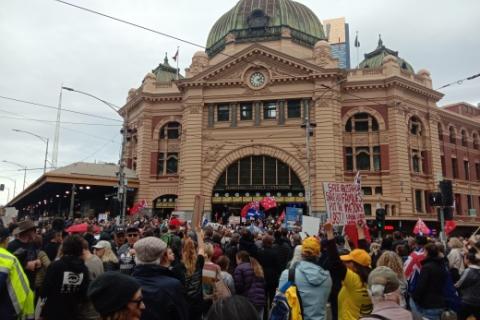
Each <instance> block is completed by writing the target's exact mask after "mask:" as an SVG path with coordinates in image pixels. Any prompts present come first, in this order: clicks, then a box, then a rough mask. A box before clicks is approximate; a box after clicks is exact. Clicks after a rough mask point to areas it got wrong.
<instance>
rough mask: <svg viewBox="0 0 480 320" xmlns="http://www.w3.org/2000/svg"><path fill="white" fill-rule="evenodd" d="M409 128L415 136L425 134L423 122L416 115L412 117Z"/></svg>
mask: <svg viewBox="0 0 480 320" xmlns="http://www.w3.org/2000/svg"><path fill="white" fill-rule="evenodd" d="M408 129H409V131H410V134H413V135H415V136H421V135H422V134H423V128H422V122H421V121H420V119H419V118H418V117H416V116H413V117H411V118H410V122H409V124H408Z"/></svg>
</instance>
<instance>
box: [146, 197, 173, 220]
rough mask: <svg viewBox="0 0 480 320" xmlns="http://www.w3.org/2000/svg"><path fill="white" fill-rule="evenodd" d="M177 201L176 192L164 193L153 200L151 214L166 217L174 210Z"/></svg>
mask: <svg viewBox="0 0 480 320" xmlns="http://www.w3.org/2000/svg"><path fill="white" fill-rule="evenodd" d="M176 202H177V195H176V194H166V195H163V196H160V197H158V198H157V199H155V200H153V212H152V213H153V216H156V217H159V218H162V219H164V218H166V217H168V216H170V214H171V213H172V211H174V210H175V205H176Z"/></svg>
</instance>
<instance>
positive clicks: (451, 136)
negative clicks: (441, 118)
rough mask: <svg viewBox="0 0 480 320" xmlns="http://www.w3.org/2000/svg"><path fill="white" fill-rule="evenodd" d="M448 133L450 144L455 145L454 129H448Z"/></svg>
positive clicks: (455, 135)
mask: <svg viewBox="0 0 480 320" xmlns="http://www.w3.org/2000/svg"><path fill="white" fill-rule="evenodd" d="M448 131H449V135H450V143H453V144H456V143H457V134H456V132H455V128H454V127H450V128H449V129H448Z"/></svg>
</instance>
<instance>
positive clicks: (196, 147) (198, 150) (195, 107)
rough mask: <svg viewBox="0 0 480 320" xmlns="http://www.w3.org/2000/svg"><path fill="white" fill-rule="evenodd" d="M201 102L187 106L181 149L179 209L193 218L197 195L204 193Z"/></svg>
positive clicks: (187, 104) (190, 103)
mask: <svg viewBox="0 0 480 320" xmlns="http://www.w3.org/2000/svg"><path fill="white" fill-rule="evenodd" d="M203 109H204V108H203V104H202V103H201V101H192V102H188V103H186V104H185V108H184V111H183V127H184V128H185V129H186V132H185V134H184V135H183V139H182V144H181V148H180V171H179V188H178V189H179V192H178V195H179V197H178V200H177V209H178V210H179V211H184V212H185V213H186V216H187V218H190V217H191V214H192V212H193V205H194V200H195V195H197V194H201V193H202V163H203V159H202V114H203Z"/></svg>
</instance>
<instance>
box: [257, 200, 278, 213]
mask: <svg viewBox="0 0 480 320" xmlns="http://www.w3.org/2000/svg"><path fill="white" fill-rule="evenodd" d="M260 204H261V205H262V207H263V209H265V211H267V210H270V209H272V208H275V207H276V206H277V201H276V200H275V198H273V197H264V198H263V199H262V200H260Z"/></svg>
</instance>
